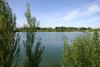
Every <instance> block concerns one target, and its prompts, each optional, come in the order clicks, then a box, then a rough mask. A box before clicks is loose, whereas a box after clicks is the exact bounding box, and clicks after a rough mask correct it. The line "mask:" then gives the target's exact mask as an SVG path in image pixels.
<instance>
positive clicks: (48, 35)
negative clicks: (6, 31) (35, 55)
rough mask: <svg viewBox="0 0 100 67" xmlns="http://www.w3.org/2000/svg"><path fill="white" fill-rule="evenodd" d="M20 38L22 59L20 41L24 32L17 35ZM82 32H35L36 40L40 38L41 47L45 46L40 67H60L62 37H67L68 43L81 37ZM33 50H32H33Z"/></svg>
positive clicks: (23, 38) (22, 50)
mask: <svg viewBox="0 0 100 67" xmlns="http://www.w3.org/2000/svg"><path fill="white" fill-rule="evenodd" d="M18 34H19V35H20V37H21V40H20V44H21V54H22V55H23V56H22V58H24V49H23V47H24V46H23V45H22V43H23V42H22V41H23V40H25V32H24V33H23V32H20V33H18ZM83 34H84V33H83V32H37V33H36V35H35V37H36V39H38V38H41V45H44V46H45V49H44V52H43V55H42V60H41V62H40V65H39V66H40V67H60V63H61V53H62V49H63V45H64V37H67V39H68V42H69V43H71V41H72V40H73V39H74V38H75V37H77V36H79V35H83ZM33 49H34V48H33Z"/></svg>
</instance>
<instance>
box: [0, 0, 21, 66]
mask: <svg viewBox="0 0 100 67" xmlns="http://www.w3.org/2000/svg"><path fill="white" fill-rule="evenodd" d="M15 25H16V17H15V15H13V14H12V11H11V8H10V7H9V5H8V3H7V2H6V0H0V67H11V66H12V64H13V63H14V60H15V59H16V57H17V56H18V53H19V39H20V38H19V37H18V36H16V35H15V32H14V31H15V28H16V26H15ZM15 36H16V38H15Z"/></svg>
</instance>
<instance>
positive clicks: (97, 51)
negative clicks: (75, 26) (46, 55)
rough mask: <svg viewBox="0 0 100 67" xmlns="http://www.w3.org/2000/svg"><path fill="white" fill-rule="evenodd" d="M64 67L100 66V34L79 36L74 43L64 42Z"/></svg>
mask: <svg viewBox="0 0 100 67" xmlns="http://www.w3.org/2000/svg"><path fill="white" fill-rule="evenodd" d="M61 66H62V67H100V40H99V34H98V33H97V32H94V33H92V34H88V35H83V36H78V37H76V38H75V39H74V41H73V42H72V44H70V45H69V44H68V43H67V42H66V41H65V42H64V49H63V56H62V65H61Z"/></svg>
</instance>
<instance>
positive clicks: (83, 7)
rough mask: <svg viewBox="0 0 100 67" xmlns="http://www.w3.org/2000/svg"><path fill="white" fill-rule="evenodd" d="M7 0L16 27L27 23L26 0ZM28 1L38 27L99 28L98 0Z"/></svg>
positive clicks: (99, 3) (99, 5)
mask: <svg viewBox="0 0 100 67" xmlns="http://www.w3.org/2000/svg"><path fill="white" fill-rule="evenodd" d="M7 1H8V3H9V5H10V7H11V8H12V11H13V12H14V13H15V14H16V16H17V21H16V22H17V27H22V26H23V25H24V24H27V23H26V19H25V17H24V13H25V7H26V2H27V0H7ZM29 3H30V7H31V13H32V16H35V17H37V19H38V20H39V21H40V27H55V26H66V27H92V28H100V0H29Z"/></svg>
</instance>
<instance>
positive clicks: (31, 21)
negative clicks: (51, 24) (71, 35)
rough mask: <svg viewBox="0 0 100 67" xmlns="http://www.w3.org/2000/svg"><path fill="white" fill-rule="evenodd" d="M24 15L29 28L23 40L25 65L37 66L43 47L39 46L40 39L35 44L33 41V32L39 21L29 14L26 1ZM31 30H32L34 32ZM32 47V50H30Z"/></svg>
mask: <svg viewBox="0 0 100 67" xmlns="http://www.w3.org/2000/svg"><path fill="white" fill-rule="evenodd" d="M25 17H26V19H27V23H28V25H29V28H30V29H29V32H27V33H26V41H25V42H24V45H25V52H26V61H25V67H39V63H40V61H41V55H42V53H43V50H44V47H43V46H41V39H39V41H37V43H36V45H35V43H34V42H35V40H36V39H35V32H36V31H37V29H36V28H37V27H38V24H39V22H38V21H37V19H36V18H35V17H32V16H31V11H30V6H29V3H27V7H26V12H25ZM32 30H34V32H33V31H32ZM33 45H34V46H33ZM33 47H34V51H32V48H33Z"/></svg>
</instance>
